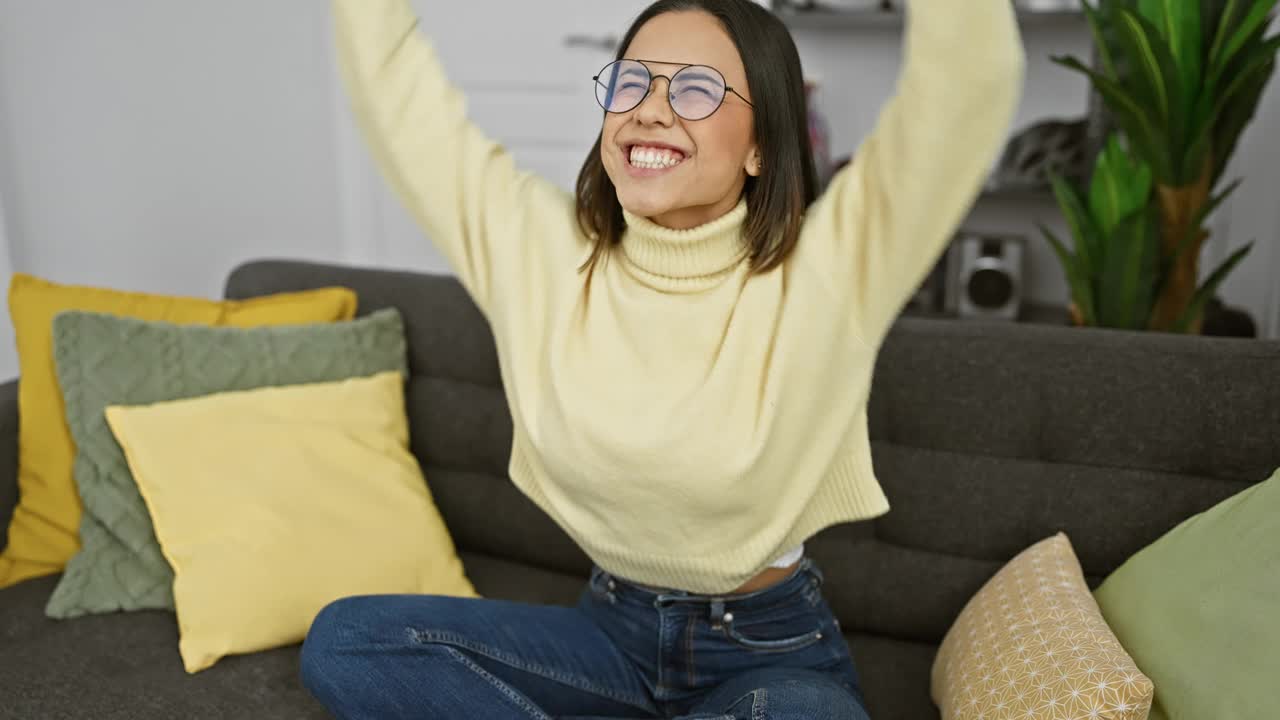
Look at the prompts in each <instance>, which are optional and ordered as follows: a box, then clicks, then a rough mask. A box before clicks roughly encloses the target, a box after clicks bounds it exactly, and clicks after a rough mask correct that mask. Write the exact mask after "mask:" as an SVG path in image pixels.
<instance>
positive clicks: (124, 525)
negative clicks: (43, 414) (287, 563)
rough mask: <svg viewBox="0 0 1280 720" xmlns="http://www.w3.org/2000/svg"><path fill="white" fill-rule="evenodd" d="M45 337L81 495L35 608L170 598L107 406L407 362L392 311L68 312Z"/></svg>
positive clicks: (369, 371)
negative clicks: (243, 324) (248, 319)
mask: <svg viewBox="0 0 1280 720" xmlns="http://www.w3.org/2000/svg"><path fill="white" fill-rule="evenodd" d="M53 336H54V340H53V345H54V347H53V352H54V360H55V362H56V364H57V368H58V381H59V383H60V384H61V386H62V395H63V398H64V399H65V401H66V412H67V424H68V425H69V426H70V428H71V436H72V438H73V439H74V440H75V444H76V459H75V481H76V486H77V487H78V489H79V492H80V498H81V500H82V501H83V504H84V514H83V516H82V518H81V522H80V543H81V549H80V552H78V553H77V554H76V555H75V556H73V557H72V558H71V560H70V562H68V563H67V568H66V571H65V572H64V574H63V576H62V578H61V580H59V582H58V586H57V587H56V588H55V589H54V592H53V595H52V596H51V597H50V598H49V602H48V604H47V605H46V607H45V614H46V615H48V616H49V617H53V618H71V617H79V616H82V615H87V614H93V613H106V612H114V611H121V610H142V609H172V608H173V570H172V569H171V568H170V567H169V563H168V562H167V561H166V560H165V559H164V556H163V555H162V554H161V552H160V545H159V543H158V542H157V541H156V537H155V533H154V531H153V529H152V526H151V516H150V514H149V513H148V512H147V506H146V504H145V502H143V500H142V496H141V495H140V494H139V493H138V488H137V485H136V484H135V483H134V479H133V475H132V473H130V471H129V465H128V463H127V462H126V461H125V458H124V453H123V452H122V451H121V450H120V446H119V445H118V444H117V443H116V439H115V436H114V435H113V434H112V433H111V428H110V427H109V426H108V425H107V422H106V418H105V416H104V411H105V410H106V408H107V407H108V406H109V405H146V404H151V403H157V402H165V401H168V400H181V399H186V398H192V397H200V396H204V395H213V394H216V393H222V392H234V391H241V390H253V389H256V388H260V387H266V386H280V385H302V384H309V383H320V382H334V381H338V380H344V379H347V378H352V377H365V376H369V375H374V374H377V373H381V372H387V371H393V370H398V371H400V372H401V373H406V372H407V365H406V363H407V360H406V346H405V338H404V326H403V324H402V322H401V318H400V313H399V312H397V311H396V310H391V309H388V310H381V311H379V312H376V313H374V314H372V315H370V316H368V317H365V318H360V319H357V320H353V321H351V322H339V323H324V324H316V325H292V326H278V327H254V328H247V329H241V328H222V327H208V326H195V325H174V324H170V323H161V322H147V321H143V320H135V319H132V318H122V317H116V316H113V315H104V314H98V313H88V312H68V313H62V314H60V315H58V316H57V317H56V318H55V319H54V323H53ZM228 452H234V450H233V449H228ZM227 522H229V523H234V522H236V518H227Z"/></svg>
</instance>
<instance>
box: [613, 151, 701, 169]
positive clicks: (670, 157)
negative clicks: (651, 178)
mask: <svg viewBox="0 0 1280 720" xmlns="http://www.w3.org/2000/svg"><path fill="white" fill-rule="evenodd" d="M623 157H625V158H626V159H627V164H629V165H630V166H631V167H633V168H636V169H638V170H657V171H662V170H670V169H672V168H674V167H678V166H679V165H680V164H681V163H683V162H684V161H685V159H686V156H685V154H684V153H682V152H680V151H679V150H671V149H669V148H658V147H649V146H645V145H630V146H628V147H627V148H626V149H625V151H624V152H623Z"/></svg>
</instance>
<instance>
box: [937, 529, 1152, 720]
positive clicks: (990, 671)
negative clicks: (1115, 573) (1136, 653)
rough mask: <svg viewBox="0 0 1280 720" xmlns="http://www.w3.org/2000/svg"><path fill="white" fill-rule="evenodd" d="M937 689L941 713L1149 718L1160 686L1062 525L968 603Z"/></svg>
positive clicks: (966, 717)
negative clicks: (1114, 628) (1126, 641)
mask: <svg viewBox="0 0 1280 720" xmlns="http://www.w3.org/2000/svg"><path fill="white" fill-rule="evenodd" d="M932 691H933V701H934V702H935V703H936V704H937V705H938V707H939V708H940V709H941V710H942V718H943V720H978V718H982V719H983V720H1006V719H1007V720H1014V719H1015V718H1017V719H1018V720H1022V719H1024V718H1036V720H1067V719H1071V720H1074V719H1075V718H1095V719H1096V720H1145V718H1146V717H1147V713H1148V712H1149V711H1150V710H1151V700H1152V694H1153V692H1154V688H1153V686H1152V683H1151V680H1149V679H1148V678H1147V677H1146V676H1145V675H1143V674H1142V672H1141V671H1139V670H1138V666H1137V665H1136V664H1134V661H1133V659H1132V658H1131V657H1129V655H1128V654H1127V653H1126V652H1125V650H1124V648H1123V647H1121V645H1120V641H1119V640H1117V639H1116V636H1115V635H1114V634H1113V633H1112V632H1111V628H1110V627H1108V626H1107V623H1106V621H1105V620H1103V618H1102V613H1101V611H1099V610H1098V604H1097V603H1096V602H1094V599H1093V594H1092V593H1090V592H1089V586H1088V585H1087V584H1086V583H1085V580H1084V573H1083V572H1082V571H1081V569H1080V562H1079V561H1078V560H1077V559H1076V554H1075V551H1074V550H1072V548H1071V543H1070V541H1068V539H1067V536H1066V535H1064V534H1062V533H1058V534H1057V535H1055V536H1054V537H1051V538H1048V539H1047V540H1042V541H1041V542H1039V543H1037V544H1035V545H1033V546H1031V547H1030V548H1028V549H1027V550H1024V551H1023V552H1022V553H1021V554H1019V555H1018V556H1017V557H1015V558H1014V559H1013V560H1010V561H1009V563H1008V564H1007V565H1005V566H1004V567H1003V568H1001V570H1000V572H998V573H996V575H995V577H993V578H991V580H989V581H987V584H986V585H984V586H983V587H982V589H981V590H980V591H978V594H977V595H975V596H973V598H972V599H971V600H970V601H969V603H968V604H967V605H965V608H964V610H962V611H961V612H960V617H959V618H957V619H956V622H955V624H954V625H952V626H951V629H950V630H949V631H948V632H947V635H946V637H945V638H944V639H943V641H942V647H941V648H939V650H938V655H937V657H936V658H935V659H934V664H933V677H932Z"/></svg>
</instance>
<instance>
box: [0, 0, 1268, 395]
mask: <svg viewBox="0 0 1280 720" xmlns="http://www.w3.org/2000/svg"><path fill="white" fill-rule="evenodd" d="M646 4H647V2H645V1H644V0H538V1H533V0H521V1H519V2H516V1H513V0H468V1H467V2H447V1H445V0H416V1H415V3H414V5H415V7H416V9H417V10H418V12H419V13H420V14H421V16H422V18H423V24H422V27H423V28H424V30H425V31H426V32H427V33H428V34H429V36H430V37H432V39H433V40H434V41H435V43H436V45H437V47H438V50H439V52H440V54H441V56H442V58H443V59H444V62H445V64H446V67H447V69H448V72H449V75H450V77H451V79H452V80H453V81H454V82H455V83H456V84H457V85H459V86H460V87H461V88H462V89H463V90H464V92H465V93H466V95H467V96H468V98H469V101H470V108H471V114H472V117H473V120H474V121H475V122H476V123H478V124H479V125H480V126H481V127H482V128H484V129H485V130H487V131H488V132H489V133H490V134H492V135H493V136H494V137H496V138H497V139H499V140H500V141H502V142H503V143H504V144H505V145H506V146H507V147H508V148H509V149H510V151H511V152H512V153H513V154H514V155H515V156H516V157H517V158H518V160H519V161H520V162H521V163H522V164H523V165H525V166H526V167H529V168H531V169H533V170H536V171H538V172H540V173H542V174H544V175H545V176H547V177H549V178H551V179H552V180H554V181H555V182H556V183H559V184H560V185H562V186H564V187H565V188H569V187H570V186H571V185H572V183H573V180H574V178H575V176H576V173H577V170H578V167H579V165H580V164H581V162H582V159H583V157H584V156H585V153H586V152H587V150H588V149H589V148H590V146H591V145H592V143H593V141H594V138H595V134H596V133H597V132H598V129H599V123H600V111H599V108H598V106H597V105H596V104H595V102H594V100H593V96H592V85H591V76H592V75H593V74H594V73H595V72H596V71H597V70H599V68H600V67H602V66H603V65H605V64H606V63H607V62H608V61H609V60H611V59H612V55H613V52H614V48H615V45H616V43H617V42H618V39H619V38H620V37H621V35H622V34H623V32H624V31H625V29H626V27H627V25H628V24H629V22H630V20H631V19H632V18H633V17H634V16H635V15H636V14H637V13H638V12H639V11H640V10H641V9H642V8H643V7H644V6H645V5H646ZM329 12H330V10H329V4H328V3H327V2H323V1H322V0H270V1H264V0H0V271H3V272H4V274H5V276H6V277H7V276H8V272H9V271H23V272H29V273H34V274H37V275H40V276H42V277H45V278H48V279H51V280H54V281H57V282H63V283H79V284H90V285H102V286H109V287H115V288H121V289H129V290H142V291H151V292H160V293H182V294H189V295H198V296H206V297H217V296H219V295H220V294H221V286H222V282H223V280H224V278H225V277H226V275H227V273H228V272H229V271H230V270H231V269H232V268H233V267H234V266H235V265H237V264H239V263H241V262H243V261H245V260H249V259H254V258H262V257H287V258H298V259H314V260H320V261H338V262H350V263H358V264H364V265H376V266H389V267H399V268H408V269H417V270H427V271H438V272H447V268H446V267H445V265H444V264H443V262H442V261H441V258H440V256H439V255H438V254H436V253H435V251H434V250H433V249H432V248H431V246H430V244H429V242H428V241H427V240H426V239H425V238H423V237H422V235H421V234H420V233H419V232H418V231H417V230H416V229H415V228H414V227H413V226H412V224H411V223H410V221H409V220H408V218H407V216H406V214H405V213H404V212H403V211H402V210H401V209H400V208H399V206H398V204H397V203H396V201H395V200H394V199H393V198H392V197H391V195H390V194H389V193H388V192H387V190H386V189H385V187H384V185H383V183H382V182H381V180H380V179H379V178H378V177H377V175H376V174H375V173H374V171H373V169H372V167H371V166H370V164H369V161H368V158H367V156H366V152H365V150H364V147H363V144H362V142H361V140H360V138H359V137H358V136H357V135H356V133H355V130H354V127H353V125H352V119H351V117H350V115H349V113H348V110H347V107H346V100H345V98H344V97H343V95H342V93H341V89H340V87H339V85H338V80H337V76H336V74H335V68H334V57H333V48H332V45H331V31H330V17H329ZM891 15H892V14H890V16H888V17H885V18H883V19H867V18H866V17H865V13H864V17H860V18H857V19H850V20H848V21H845V22H831V21H830V20H829V19H827V20H823V21H818V22H815V21H814V20H813V17H807V16H805V15H803V14H802V13H800V14H798V13H795V12H792V13H788V14H787V15H786V17H788V22H790V23H791V24H792V26H793V34H794V36H795V38H796V41H797V44H798V45H799V47H800V52H801V55H802V58H803V61H804V64H805V70H806V74H807V75H808V76H809V78H810V79H811V81H812V82H813V84H814V90H813V92H814V98H815V108H820V111H821V116H822V118H823V121H824V122H825V123H826V125H827V127H829V131H828V136H829V137H828V142H829V155H830V157H831V158H832V159H833V162H834V161H838V159H839V158H840V157H842V156H847V155H848V154H849V153H850V152H852V151H853V149H854V148H855V147H856V146H857V144H858V142H859V141H860V139H861V138H862V137H863V136H864V135H865V134H866V133H867V132H868V131H869V130H870V129H871V128H872V126H873V124H874V122H875V120H876V117H877V115H878V113H879V109H880V106H881V104H882V103H883V102H884V101H885V100H886V99H888V97H889V96H890V94H891V93H892V90H893V88H894V82H895V79H896V75H897V72H898V68H899V61H900V55H901V49H902V47H901V31H902V24H901V21H900V17H897V18H895V17H892V16H891ZM1023 26H1024V27H1023V33H1024V42H1025V44H1026V48H1027V52H1028V55H1029V66H1028V75H1027V87H1026V92H1025V96H1024V101H1023V104H1022V107H1021V109H1020V111H1019V114H1018V119H1017V128H1018V129H1021V128H1025V127H1028V126H1030V125H1032V124H1034V123H1037V122H1040V121H1044V120H1046V119H1050V118H1063V119H1076V118H1079V117H1081V116H1082V115H1083V114H1084V113H1085V112H1086V109H1087V107H1088V101H1089V88H1088V85H1087V81H1086V80H1085V78H1084V77H1082V76H1081V75H1079V74H1076V73H1071V72H1068V71H1067V70H1065V69H1063V68H1061V67H1059V66H1057V65H1054V64H1052V63H1051V62H1050V61H1049V57H1050V56H1051V55H1060V54H1071V55H1076V56H1081V57H1088V56H1089V54H1090V49H1091V41H1090V35H1089V31H1088V27H1087V24H1086V23H1085V22H1084V20H1083V19H1082V17H1081V16H1079V15H1078V14H1077V13H1070V12H1051V13H1046V14H1045V15H1044V16H1043V17H1024V23H1023ZM746 60H747V62H750V61H751V58H750V57H748V58H746ZM513 66H514V67H519V68H521V70H522V72H521V73H518V74H515V75H513V74H512V73H511V68H512V67H513ZM1276 84H1277V83H1276V82H1273V83H1272V87H1271V88H1270V89H1269V91H1268V92H1267V93H1266V94H1265V95H1264V97H1263V100H1262V104H1261V105H1260V107H1259V111H1258V115H1257V118H1256V120H1255V121H1254V123H1253V125H1252V126H1251V127H1250V129H1249V130H1248V131H1247V133H1246V134H1245V136H1244V138H1243V140H1242V141H1241V146H1240V150H1239V152H1238V153H1237V155H1236V159H1235V161H1234V162H1235V167H1234V168H1233V170H1232V172H1230V173H1229V174H1230V175H1232V176H1244V177H1246V178H1247V182H1246V183H1245V184H1244V186H1242V187H1241V188H1240V190H1239V191H1238V192H1237V193H1236V194H1235V195H1234V196H1233V197H1232V198H1231V200H1230V201H1229V203H1228V204H1227V205H1226V206H1224V207H1223V208H1222V209H1221V210H1220V211H1219V212H1218V213H1217V214H1216V216H1215V217H1214V220H1213V222H1212V229H1213V231H1214V236H1213V238H1212V240H1211V241H1210V244H1209V246H1207V248H1206V250H1205V255H1204V261H1203V266H1204V267H1207V268H1212V267H1214V266H1216V265H1217V264H1218V263H1219V262H1221V261H1222V260H1223V259H1225V258H1227V257H1228V256H1229V255H1230V253H1231V252H1232V251H1233V249H1234V248H1236V247H1238V246H1239V245H1241V244H1243V243H1247V242H1248V241H1250V240H1254V239H1256V240H1258V244H1257V246H1255V248H1254V251H1253V253H1252V254H1251V255H1250V256H1249V258H1248V259H1247V260H1246V261H1245V262H1244V263H1243V264H1242V265H1241V266H1240V267H1239V268H1238V269H1237V270H1236V271H1235V272H1234V273H1233V274H1232V276H1231V278H1230V279H1229V280H1228V282H1227V283H1226V284H1225V285H1224V286H1223V288H1222V291H1221V296H1222V297H1223V299H1224V300H1225V301H1226V302H1228V303H1229V304H1231V305H1233V306H1237V307H1239V308H1242V309H1245V310H1247V312H1248V313H1249V314H1250V315H1251V316H1252V317H1253V319H1254V320H1256V321H1257V324H1258V329H1259V334H1260V335H1262V336H1266V337H1273V338H1274V337H1280V291H1278V290H1277V284H1278V281H1277V280H1276V278H1278V277H1280V249H1277V245H1278V244H1280V203H1278V202H1277V199H1276V198H1277V191H1276V188H1277V187H1280V141H1278V140H1277V138H1280V90H1277V89H1276V88H1275V87H1274V86H1275V85H1276ZM1037 221H1043V222H1045V223H1046V224H1048V225H1049V226H1050V227H1051V228H1062V227H1063V223H1062V220H1061V216H1060V213H1059V211H1058V210H1057V206H1056V205H1055V203H1054V202H1053V199H1052V198H1051V197H1050V196H1048V195H1047V194H1043V193H1005V194H1002V193H991V194H989V195H987V196H984V198H983V199H982V200H981V201H980V202H979V203H978V205H977V207H976V208H975V209H974V212H973V216H972V217H971V218H970V219H969V221H968V223H967V227H970V228H975V229H978V230H980V231H982V232H986V233H1012V234H1020V235H1023V236H1025V237H1026V257H1025V258H1024V260H1023V263H1022V270H1021V272H1022V273H1023V278H1022V281H1021V287H1022V292H1023V293H1024V295H1025V297H1026V299H1027V301H1028V302H1035V303H1043V304H1046V305H1049V306H1057V307H1061V306H1063V305H1064V304H1065V303H1066V301H1067V295H1068V293H1067V288H1066V283H1065V281H1064V280H1063V271H1062V267H1061V265H1060V264H1059V263H1058V261H1057V259H1056V258H1055V257H1054V255H1053V253H1052V251H1051V249H1050V248H1049V246H1048V245H1047V244H1046V243H1045V241H1044V240H1043V239H1041V238H1040V237H1039V236H1038V233H1037V232H1036V230H1035V223H1036V222H1037ZM1063 235H1064V236H1065V235H1066V233H1065V232H1064V233H1063ZM4 326H5V327H4V330H3V333H2V334H3V335H4V337H3V338H0V371H3V373H4V375H5V377H11V376H13V375H14V374H16V372H17V368H16V363H15V362H14V354H13V351H12V337H11V330H10V328H9V326H8V317H7V315H6V317H5V318H4Z"/></svg>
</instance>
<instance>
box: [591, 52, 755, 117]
mask: <svg viewBox="0 0 1280 720" xmlns="http://www.w3.org/2000/svg"><path fill="white" fill-rule="evenodd" d="M647 62H652V63H653V64H655V65H678V64H679V63H659V62H657V61H655V60H618V61H616V62H611V63H609V64H608V65H606V66H604V69H603V70H601V71H600V74H599V75H596V76H595V77H593V78H591V79H592V80H595V81H596V102H598V103H600V107H602V108H604V109H605V112H611V113H625V112H631V111H632V110H635V109H636V108H637V107H640V103H642V102H644V100H645V98H647V97H649V93H650V92H652V90H653V81H654V80H656V79H657V78H666V80H667V89H668V92H667V94H668V96H669V97H670V100H671V109H672V110H674V111H675V113H676V114H677V115H679V116H680V117H682V118H684V119H685V120H705V119H707V118H709V117H711V116H712V115H714V114H715V112H716V111H717V110H719V109H720V106H721V105H723V104H724V99H725V97H726V96H727V95H728V94H729V93H733V94H734V95H737V96H738V97H740V98H742V102H744V103H746V104H747V105H749V106H751V107H755V105H752V104H751V101H750V100H747V99H746V98H745V97H742V94H741V93H739V92H738V91H737V90H734V89H733V88H731V87H729V85H727V84H726V83H725V79H724V75H722V74H721V73H720V71H719V70H716V69H715V68H713V67H711V66H709V65H684V66H683V67H681V68H680V69H679V70H677V71H676V74H674V75H671V76H670V77H668V76H666V75H654V74H653V73H651V72H649V68H648V66H647V65H645V63H647Z"/></svg>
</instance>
